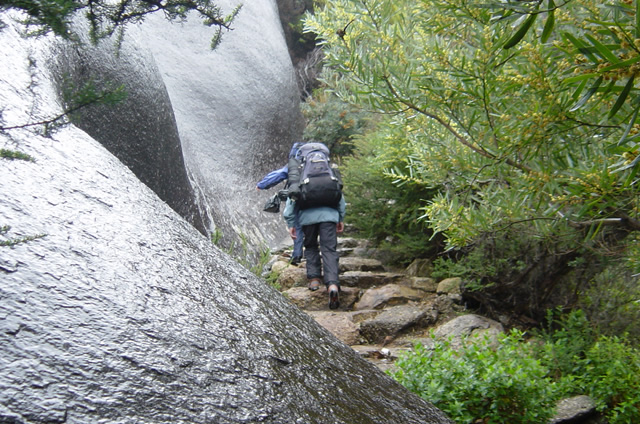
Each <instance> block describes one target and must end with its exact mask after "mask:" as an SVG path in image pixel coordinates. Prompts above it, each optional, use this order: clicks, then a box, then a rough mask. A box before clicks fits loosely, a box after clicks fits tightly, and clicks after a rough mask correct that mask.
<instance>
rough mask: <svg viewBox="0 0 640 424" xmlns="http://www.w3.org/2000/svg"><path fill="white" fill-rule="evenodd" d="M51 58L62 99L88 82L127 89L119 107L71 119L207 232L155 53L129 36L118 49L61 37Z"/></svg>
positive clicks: (89, 110) (94, 108)
mask: <svg viewBox="0 0 640 424" xmlns="http://www.w3.org/2000/svg"><path fill="white" fill-rule="evenodd" d="M78 26H79V27H80V26H83V25H82V24H81V23H78ZM84 31H88V30H86V29H85V30H84ZM81 33H82V32H81ZM50 56H51V57H50V59H49V60H47V63H48V66H49V69H50V70H51V75H52V77H53V78H52V79H53V81H54V82H55V84H56V91H57V92H58V93H60V95H61V100H62V101H64V100H65V98H64V97H65V96H64V95H63V94H62V93H64V92H65V90H68V89H69V88H72V89H73V90H78V89H81V88H82V87H84V86H86V85H87V84H89V83H91V84H93V85H94V86H95V87H96V89H97V90H105V89H114V88H116V87H119V86H122V87H123V88H124V90H125V91H126V95H127V97H126V99H125V100H123V101H121V102H120V103H118V104H117V105H104V104H94V105H88V106H86V107H83V108H81V109H79V110H78V111H77V112H76V113H74V114H73V115H72V122H73V123H74V124H75V125H77V126H78V127H79V128H81V129H83V130H84V131H86V132H87V133H88V134H89V135H91V136H92V137H93V138H94V139H96V140H98V141H99V142H100V143H101V144H102V145H103V146H105V147H106V148H107V149H108V150H109V151H110V152H111V153H112V154H114V155H115V156H116V157H117V158H118V159H120V160H121V161H122V163H124V164H125V165H126V166H127V167H128V168H129V169H130V170H131V171H133V173H134V174H136V176H137V177H138V178H139V179H140V181H142V182H143V183H145V184H146V185H147V186H148V187H149V188H151V189H152V190H153V191H154V192H155V193H156V194H157V195H158V196H159V197H160V198H161V199H162V200H164V201H165V202H167V204H168V205H169V206H170V207H171V208H173V209H174V210H175V211H176V212H178V213H179V214H180V215H182V216H183V217H184V218H185V219H187V221H189V222H190V223H191V224H193V225H194V226H195V227H196V228H197V229H198V230H199V231H200V232H202V233H203V234H207V231H208V229H209V226H210V222H209V217H208V216H207V215H206V214H204V213H201V210H200V209H199V208H198V204H197V201H196V196H195V193H194V190H193V188H192V187H191V183H190V182H189V178H188V176H187V170H186V168H185V164H184V159H183V156H182V148H181V143H180V136H179V134H178V128H177V126H176V121H175V117H174V114H173V110H172V106H171V101H170V99H169V95H168V93H167V90H166V88H165V85H164V82H163V81H162V77H161V75H160V73H159V71H158V68H157V66H156V64H155V62H154V60H153V56H152V55H151V53H150V52H149V51H148V50H146V49H144V48H142V47H141V46H138V45H136V43H135V42H132V41H130V40H126V41H125V42H124V43H123V44H122V46H121V47H120V48H119V49H116V47H115V45H114V43H113V41H112V40H108V41H104V42H101V43H100V44H99V45H98V46H95V47H93V46H91V44H90V42H89V40H88V39H87V40H84V45H83V46H82V47H80V46H78V45H77V43H69V42H64V41H61V40H59V42H58V43H57V45H56V48H55V49H52V51H51V55H50ZM68 106H72V105H68Z"/></svg>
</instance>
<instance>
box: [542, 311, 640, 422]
mask: <svg viewBox="0 0 640 424" xmlns="http://www.w3.org/2000/svg"><path fill="white" fill-rule="evenodd" d="M550 321H551V322H552V325H560V326H561V327H560V328H559V329H557V330H555V331H553V330H547V331H546V332H545V333H543V334H542V337H543V339H544V340H545V343H544V344H543V345H541V348H540V350H539V351H538V355H539V357H540V358H541V363H542V364H543V365H545V366H546V367H548V368H549V369H550V370H551V375H552V376H553V378H554V379H555V380H556V381H557V390H558V396H562V397H566V396H573V395H579V394H586V395H589V396H591V397H592V398H593V399H594V400H595V402H596V408H597V410H598V411H599V412H601V413H603V414H604V415H605V416H606V418H607V420H608V422H609V423H610V424H618V423H620V424H623V423H636V422H640V351H638V349H636V348H634V347H633V346H632V345H631V344H630V343H629V341H628V340H626V339H625V338H622V337H608V336H598V335H597V334H596V333H595V331H594V329H593V328H592V325H591V324H590V322H589V321H588V320H587V318H586V315H585V314H584V312H582V311H573V312H571V313H569V314H567V315H566V316H564V317H561V318H559V319H556V320H553V321H552V320H550Z"/></svg>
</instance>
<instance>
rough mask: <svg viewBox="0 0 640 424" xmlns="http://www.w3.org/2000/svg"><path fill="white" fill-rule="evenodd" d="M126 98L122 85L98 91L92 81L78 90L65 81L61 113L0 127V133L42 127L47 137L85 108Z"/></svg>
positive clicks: (113, 102)
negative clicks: (34, 120) (64, 105)
mask: <svg viewBox="0 0 640 424" xmlns="http://www.w3.org/2000/svg"><path fill="white" fill-rule="evenodd" d="M126 97H127V93H126V91H125V88H124V85H120V86H118V87H116V88H111V87H109V86H108V87H107V88H106V89H104V90H98V89H97V88H96V86H95V83H94V82H93V81H89V82H87V83H86V84H85V85H84V86H83V87H82V88H80V89H78V88H77V87H75V86H74V85H73V84H72V83H71V82H70V80H68V79H67V80H65V83H64V89H63V98H64V100H65V103H66V105H67V106H66V107H65V109H64V111H63V112H62V113H60V114H58V115H56V116H53V117H51V118H47V119H43V120H40V121H37V122H29V123H24V124H18V125H12V126H2V125H0V131H8V130H14V129H21V128H30V127H37V126H43V127H44V133H45V134H46V135H48V134H50V133H51V132H52V131H53V130H55V129H56V128H59V127H61V126H63V125H66V124H67V123H68V121H67V118H68V117H69V116H70V115H72V114H74V113H76V112H78V111H80V110H81V109H83V108H86V107H87V106H91V105H97V104H104V105H114V104H117V103H119V102H121V101H123V100H124V99H126Z"/></svg>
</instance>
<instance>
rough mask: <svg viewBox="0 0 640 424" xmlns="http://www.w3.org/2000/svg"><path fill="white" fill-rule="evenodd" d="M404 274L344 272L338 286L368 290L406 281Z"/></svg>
mask: <svg viewBox="0 0 640 424" xmlns="http://www.w3.org/2000/svg"><path fill="white" fill-rule="evenodd" d="M407 278H408V277H407V276H406V275H405V274H400V273H395V272H384V271H382V272H380V271H376V272H374V271H345V272H343V273H342V274H340V284H341V285H342V286H348V287H359V288H361V289H368V288H372V287H380V286H384V285H386V284H394V283H401V282H402V281H406V280H407Z"/></svg>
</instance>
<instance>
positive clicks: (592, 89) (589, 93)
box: [570, 77, 603, 112]
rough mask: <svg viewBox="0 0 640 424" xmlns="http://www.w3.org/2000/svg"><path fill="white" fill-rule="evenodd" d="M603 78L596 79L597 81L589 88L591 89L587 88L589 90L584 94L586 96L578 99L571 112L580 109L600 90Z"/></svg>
mask: <svg viewBox="0 0 640 424" xmlns="http://www.w3.org/2000/svg"><path fill="white" fill-rule="evenodd" d="M602 79H603V78H602V77H600V78H598V79H597V80H596V82H594V83H593V85H592V86H591V87H590V88H589V90H587V92H586V93H585V94H584V96H582V98H581V99H580V100H579V101H578V103H577V104H576V105H575V106H574V107H572V108H571V109H570V112H573V111H576V110H578V109H580V108H581V107H582V106H584V105H585V103H587V101H588V100H589V99H590V98H591V96H593V95H594V94H595V92H596V91H598V88H600V84H602Z"/></svg>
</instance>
